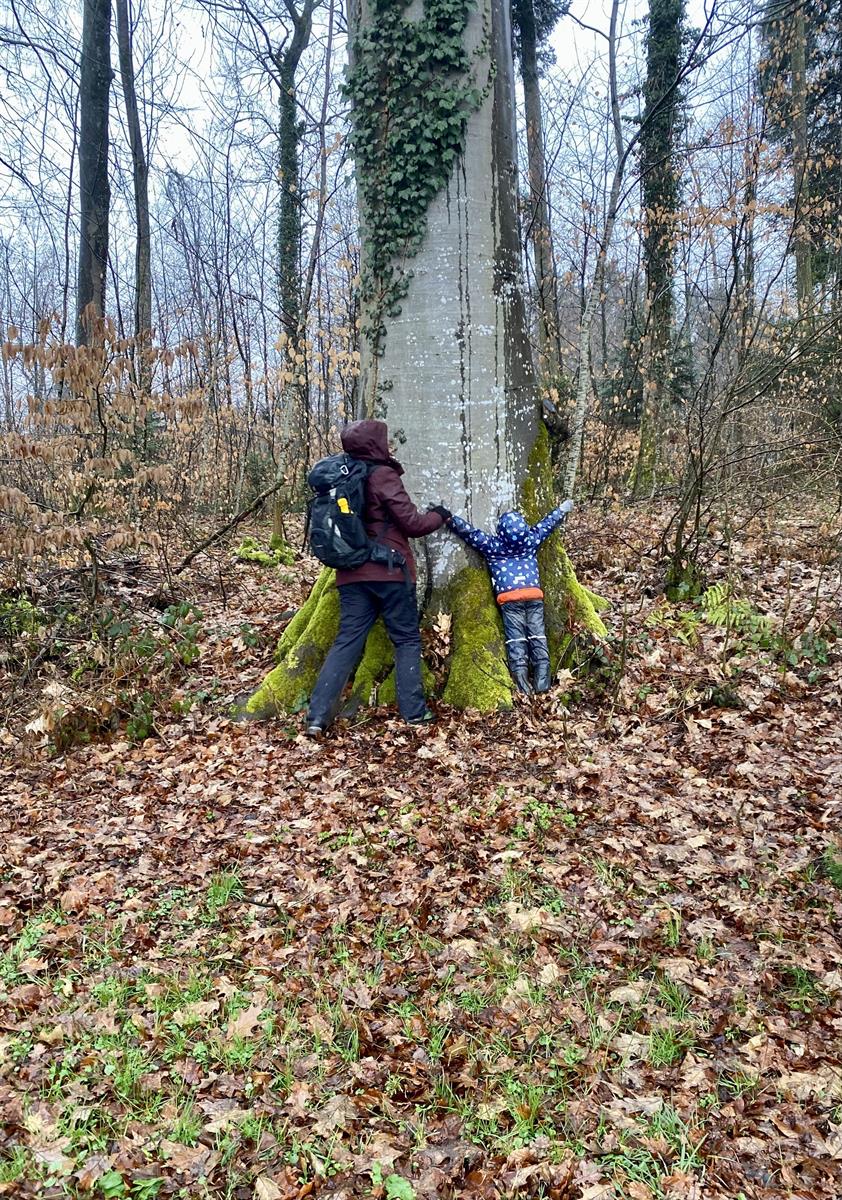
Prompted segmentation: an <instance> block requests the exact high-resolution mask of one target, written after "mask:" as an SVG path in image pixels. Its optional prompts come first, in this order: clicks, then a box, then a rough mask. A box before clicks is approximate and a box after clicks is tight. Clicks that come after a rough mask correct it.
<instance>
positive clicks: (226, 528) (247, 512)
mask: <svg viewBox="0 0 842 1200" xmlns="http://www.w3.org/2000/svg"><path fill="white" fill-rule="evenodd" d="M281 487H283V482H281V483H273V484H272V486H271V487H269V488H267V489H266V491H265V492H261V493H260V495H259V496H258V497H257V499H256V500H253V501H252V503H251V504H250V505H249V506H248V508H244V509H243V510H242V512H238V513H237V515H236V517H232V518H231V520H230V521H229V522H228V523H227V524H226V525H223V526H222V528H221V529H217V530H216V531H215V532H214V533H212V534H211V535H210V537H206V538H205V540H204V541H203V542H200V543H199V545H198V546H197V547H196V548H195V550H191V551H190V553H189V554H187V555H185V557H184V558H183V559H182V560H181V562H180V563H179V564H178V566H176V567H173V569H172V574H173V575H180V574H181V572H182V571H183V570H184V569H185V567H189V566H190V564H191V562H192V561H193V559H194V558H196V557H198V555H200V554H201V553H202V551H203V550H207V548H208V546H211V545H213V543H214V542H216V541H219V539H220V538H221V537H224V536H225V534H226V533H230V531H231V530H232V529H234V528H236V526H237V525H239V524H240V522H241V521H244V520H245V519H246V517H250V516H251V514H252V513H253V512H255V510H256V509H258V508H260V506H261V504H262V503H263V501H264V500H267V499H268V498H269V496H271V495H273V493H275V492H277V491H278V490H279V489H280V488H281Z"/></svg>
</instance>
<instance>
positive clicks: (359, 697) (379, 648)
mask: <svg viewBox="0 0 842 1200" xmlns="http://www.w3.org/2000/svg"><path fill="white" fill-rule="evenodd" d="M394 662H395V654H394V651H393V650H392V643H391V642H390V641H389V635H388V634H387V633H386V628H385V626H384V624H383V621H382V620H378V621H377V622H376V623H375V625H374V627H373V629H372V630H371V633H370V634H369V635H368V641H367V642H366V644H365V651H364V653H363V656H362V660H361V662H360V665H359V666H358V667H357V672H356V674H355V675H354V683H353V686H352V688H351V691H352V694H353V696H354V699H355V700H356V702H357V703H358V704H369V703H371V700H372V697H373V694H374V691H375V689H376V688H377V685H378V684H379V683H381V682H382V680H383V679H384V677H385V676H386V675H387V674H388V673H389V671H390V670H391V669H392V667H393V665H394ZM392 690H393V691H394V687H393V689H392Z"/></svg>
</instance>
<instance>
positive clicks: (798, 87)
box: [792, 5, 813, 317]
mask: <svg viewBox="0 0 842 1200" xmlns="http://www.w3.org/2000/svg"><path fill="white" fill-rule="evenodd" d="M807 161H808V139H807V29H806V25H805V19H804V6H803V5H799V6H798V7H797V9H796V10H795V14H794V16H793V29H792V171H793V188H794V193H795V210H794V218H793V221H794V240H795V287H796V295H797V297H798V315H799V317H804V316H806V315H807V314H808V312H809V310H810V307H811V304H812V298H813V261H812V246H811V244H810V228H809V222H808V220H807V216H806V213H807V210H808V209H809V201H810V196H809V186H808V175H807Z"/></svg>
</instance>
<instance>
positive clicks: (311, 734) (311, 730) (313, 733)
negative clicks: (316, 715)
mask: <svg viewBox="0 0 842 1200" xmlns="http://www.w3.org/2000/svg"><path fill="white" fill-rule="evenodd" d="M324 731H325V727H324V725H308V726H307V728H306V729H305V730H304V732H305V734H306V735H307V737H308V738H320V737H321V736H322V734H323V733H324Z"/></svg>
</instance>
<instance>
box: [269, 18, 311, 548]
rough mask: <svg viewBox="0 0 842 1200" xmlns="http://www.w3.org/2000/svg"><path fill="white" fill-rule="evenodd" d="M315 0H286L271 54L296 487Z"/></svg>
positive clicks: (302, 412) (303, 415)
mask: <svg viewBox="0 0 842 1200" xmlns="http://www.w3.org/2000/svg"><path fill="white" fill-rule="evenodd" d="M314 8H315V0H304V4H303V5H302V7H301V9H300V10H299V9H297V8H296V7H295V5H294V4H293V3H292V2H291V0H287V12H288V14H289V16H290V19H291V21H292V25H293V35H292V39H291V41H290V42H289V45H288V46H287V47H286V48H285V49H284V50H281V51H279V52H278V53H277V54H276V56H275V66H276V68H277V72H278V85H279V96H278V179H279V183H280V198H279V204H278V299H279V303H280V310H281V332H282V335H283V340H284V359H285V362H284V376H285V382H284V386H283V393H282V397H281V414H280V415H281V429H282V433H281V456H280V460H279V464H278V466H279V469H278V478H279V479H281V478H283V477H284V475H286V476H287V482H288V484H289V486H290V488H293V489H294V488H295V485H296V481H297V479H298V478H300V476H301V473H302V471H303V470H304V468H305V467H306V463H307V445H308V440H309V438H308V424H309V410H308V390H309V389H308V385H307V364H306V354H305V349H306V348H305V336H306V328H305V327H306V311H305V310H304V309H303V307H302V297H301V263H300V258H301V195H300V190H299V188H300V177H301V163H300V161H299V158H300V144H301V131H300V127H299V112H298V105H297V102H296V74H297V72H298V67H299V64H300V62H301V56H302V54H303V53H304V51H305V50H306V48H307V45H308V43H309V41H310V34H311V32H312V28H313V9H314ZM283 505H284V496H283V493H278V494H277V495H276V497H275V502H274V506H273V514H272V531H273V532H272V542H273V544H278V542H279V539H280V538H281V537H282V533H281V531H282V529H283Z"/></svg>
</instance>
